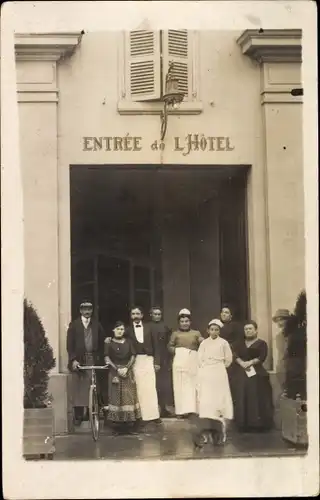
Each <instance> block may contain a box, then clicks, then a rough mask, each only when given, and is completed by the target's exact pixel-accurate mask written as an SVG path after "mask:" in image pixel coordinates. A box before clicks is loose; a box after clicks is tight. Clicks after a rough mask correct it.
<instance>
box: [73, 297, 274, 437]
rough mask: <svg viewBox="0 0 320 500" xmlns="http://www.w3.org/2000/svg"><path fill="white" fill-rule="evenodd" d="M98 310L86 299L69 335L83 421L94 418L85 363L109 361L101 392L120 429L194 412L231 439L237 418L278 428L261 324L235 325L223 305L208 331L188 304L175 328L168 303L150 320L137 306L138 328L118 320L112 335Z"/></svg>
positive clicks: (242, 424) (243, 424) (254, 426)
mask: <svg viewBox="0 0 320 500" xmlns="http://www.w3.org/2000/svg"><path fill="white" fill-rule="evenodd" d="M92 313H93V305H92V303H90V302H84V303H82V304H81V306H80V317H79V318H78V319H77V320H75V321H73V322H71V323H70V325H69V328H68V332H67V351H68V356H69V369H70V371H71V372H72V374H73V376H72V380H73V388H72V398H73V406H74V418H75V423H76V424H79V423H80V422H81V421H82V420H83V419H86V418H87V415H88V408H87V405H88V390H89V385H90V376H89V375H88V372H86V371H80V370H78V366H79V365H92V364H96V365H101V364H105V365H107V366H108V367H109V369H108V370H107V373H105V372H101V373H100V377H99V379H98V382H99V393H100V397H101V402H102V406H103V407H104V410H105V417H106V421H107V422H110V423H112V424H113V429H114V432H116V433H119V432H130V433H131V432H138V431H139V430H140V429H139V428H140V427H141V426H143V425H146V424H147V423H149V422H156V423H160V422H161V418H162V417H165V416H176V417H177V418H181V419H182V418H188V417H189V416H191V415H197V416H198V417H199V420H202V419H203V421H205V420H208V419H210V420H211V421H218V422H220V423H221V426H222V429H223V441H224V440H225V436H226V423H227V422H229V421H232V420H234V423H235V425H236V427H237V429H238V430H239V431H244V432H249V431H255V430H256V431H263V430H269V429H271V428H272V426H273V398H272V388H271V384H270V380H269V375H268V372H267V371H266V370H265V368H264V366H263V363H264V361H265V359H266V357H267V353H268V347H267V344H266V342H264V341H263V340H262V339H259V338H258V326H257V324H256V322H255V321H251V320H250V321H246V322H243V323H242V324H241V323H238V322H235V321H234V320H233V318H232V312H231V310H230V308H229V307H223V308H222V310H221V312H220V315H219V318H217V319H212V320H211V321H209V323H208V326H207V329H206V332H202V333H201V332H200V331H198V330H196V329H194V328H193V326H192V316H191V312H190V311H189V310H188V309H182V310H181V311H180V312H179V313H178V318H177V319H178V322H177V323H178V324H177V328H175V329H171V328H169V327H168V326H167V325H166V324H165V323H164V321H163V318H162V310H161V308H160V307H157V306H156V307H152V309H151V311H150V320H149V321H148V322H145V321H144V315H143V311H142V309H141V308H140V307H132V308H131V310H130V319H131V322H130V325H129V326H126V325H125V324H124V323H123V322H122V321H118V322H116V323H115V325H114V328H113V331H112V335H106V334H105V332H104V330H103V328H102V326H101V325H100V324H99V322H98V321H97V320H95V319H94V318H93V314H92Z"/></svg>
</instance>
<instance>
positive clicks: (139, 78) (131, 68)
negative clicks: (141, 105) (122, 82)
mask: <svg viewBox="0 0 320 500" xmlns="http://www.w3.org/2000/svg"><path fill="white" fill-rule="evenodd" d="M126 55H127V58H126V81H127V90H128V94H129V96H130V99H131V100H132V101H150V100H153V99H159V98H160V91H161V85H160V82H161V73H160V32H159V31H147V30H136V31H130V32H128V33H126Z"/></svg>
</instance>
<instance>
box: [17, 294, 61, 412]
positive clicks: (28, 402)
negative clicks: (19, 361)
mask: <svg viewBox="0 0 320 500" xmlns="http://www.w3.org/2000/svg"><path fill="white" fill-rule="evenodd" d="M55 365H56V361H55V358H54V356H53V350H52V348H51V346H50V344H49V341H48V338H47V337H46V332H45V330H44V328H43V325H42V322H41V320H40V318H39V316H38V314H37V312H36V310H35V308H34V307H33V305H32V304H31V303H28V302H27V300H24V401H23V403H24V408H44V407H46V406H47V403H48V381H49V372H50V370H51V369H52V368H54V367H55Z"/></svg>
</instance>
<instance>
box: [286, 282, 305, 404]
mask: <svg viewBox="0 0 320 500" xmlns="http://www.w3.org/2000/svg"><path fill="white" fill-rule="evenodd" d="M284 335H285V336H286V337H287V339H288V341H287V349H286V355H285V365H286V366H285V370H286V381H285V389H286V392H287V396H288V397H289V398H293V399H295V398H296V396H297V394H299V395H300V396H301V398H302V399H306V397H307V391H306V372H307V297H306V292H305V290H303V291H302V292H300V294H299V295H298V298H297V301H296V305H295V309H294V314H293V315H291V316H290V318H289V319H288V321H287V322H286V326H285V329H284Z"/></svg>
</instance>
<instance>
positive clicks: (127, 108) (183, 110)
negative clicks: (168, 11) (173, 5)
mask: <svg viewBox="0 0 320 500" xmlns="http://www.w3.org/2000/svg"><path fill="white" fill-rule="evenodd" d="M188 35H189V36H190V45H189V47H191V56H190V59H191V64H190V69H189V79H190V89H191V91H190V97H189V98H188V100H183V101H182V103H181V104H180V107H179V108H178V109H170V110H168V114H172V115H196V114H200V113H201V112H202V111H203V104H202V102H201V99H200V92H199V66H198V61H199V31H196V30H188ZM119 37H120V39H119V44H118V47H119V49H118V86H119V89H118V91H119V93H118V95H119V97H118V104H117V109H118V113H119V114H120V115H139V114H148V115H160V114H161V113H162V111H163V101H162V100H161V99H157V100H154V101H133V100H131V99H130V96H129V94H130V93H129V85H128V81H127V74H128V72H127V68H126V61H127V59H126V37H127V32H125V31H123V32H121V33H120V34H119Z"/></svg>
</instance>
